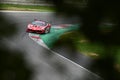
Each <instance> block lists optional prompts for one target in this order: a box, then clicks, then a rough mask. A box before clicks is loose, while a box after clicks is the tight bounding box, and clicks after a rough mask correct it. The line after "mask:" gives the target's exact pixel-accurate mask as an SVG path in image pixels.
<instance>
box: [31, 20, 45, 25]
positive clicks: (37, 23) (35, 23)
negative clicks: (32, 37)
mask: <svg viewBox="0 0 120 80" xmlns="http://www.w3.org/2000/svg"><path fill="white" fill-rule="evenodd" d="M32 24H33V25H39V26H45V25H46V24H47V23H46V22H45V21H41V20H36V21H33V22H32Z"/></svg>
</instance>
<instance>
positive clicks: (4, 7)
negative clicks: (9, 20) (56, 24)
mask: <svg viewBox="0 0 120 80" xmlns="http://www.w3.org/2000/svg"><path fill="white" fill-rule="evenodd" d="M0 10H15V11H54V7H53V6H38V5H37V6H35V5H18V4H0Z"/></svg>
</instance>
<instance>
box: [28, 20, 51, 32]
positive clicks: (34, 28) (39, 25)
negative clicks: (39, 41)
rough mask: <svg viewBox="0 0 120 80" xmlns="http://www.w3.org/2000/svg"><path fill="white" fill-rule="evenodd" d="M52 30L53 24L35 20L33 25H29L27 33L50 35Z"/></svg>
mask: <svg viewBox="0 0 120 80" xmlns="http://www.w3.org/2000/svg"><path fill="white" fill-rule="evenodd" d="M50 29H51V24H49V23H47V22H45V21H41V20H34V21H33V22H32V23H30V24H28V26H27V30H26V32H29V33H39V34H41V33H49V32H50Z"/></svg>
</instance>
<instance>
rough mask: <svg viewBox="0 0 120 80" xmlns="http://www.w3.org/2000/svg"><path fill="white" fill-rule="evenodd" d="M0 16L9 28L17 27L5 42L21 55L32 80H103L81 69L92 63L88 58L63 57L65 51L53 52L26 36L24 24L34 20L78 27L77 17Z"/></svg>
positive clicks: (10, 13)
mask: <svg viewBox="0 0 120 80" xmlns="http://www.w3.org/2000/svg"><path fill="white" fill-rule="evenodd" d="M0 13H2V14H3V15H4V17H5V18H6V19H8V20H10V21H11V24H16V26H17V28H18V33H17V34H16V35H15V36H14V37H12V38H9V39H7V38H6V39H5V41H6V43H7V44H8V46H9V47H10V48H11V49H19V50H21V51H23V52H24V54H23V55H24V56H25V61H26V64H28V65H29V67H31V68H32V69H33V70H34V74H33V77H32V80H102V79H101V78H100V77H99V76H97V75H96V74H94V73H92V72H90V71H89V70H87V69H85V68H84V67H87V68H88V67H89V66H90V64H91V62H92V61H91V60H90V59H89V58H86V57H85V56H82V55H79V57H78V58H75V59H74V58H73V59H72V58H70V57H69V55H68V54H64V53H70V51H69V50H67V48H65V47H64V49H63V47H58V48H56V49H54V50H56V51H54V52H53V51H51V50H48V49H46V48H44V47H42V46H40V45H38V44H37V43H36V42H34V41H33V40H31V39H30V38H29V37H28V35H27V34H25V30H26V26H27V24H28V23H30V22H31V21H33V20H34V19H41V20H44V21H47V22H50V23H51V24H52V25H57V24H64V23H77V21H78V19H77V18H76V17H71V18H65V17H64V18H63V16H61V15H56V14H55V13H52V12H49V13H48V12H41V13H40V12H21V11H1V12H0ZM56 52H57V53H56ZM58 53H59V54H58ZM69 58H70V60H69ZM79 58H80V59H79ZM71 60H72V61H71ZM74 62H75V63H74ZM76 63H77V64H76ZM78 64H79V65H78ZM80 65H81V66H80Z"/></svg>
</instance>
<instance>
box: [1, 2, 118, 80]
mask: <svg viewBox="0 0 120 80" xmlns="http://www.w3.org/2000/svg"><path fill="white" fill-rule="evenodd" d="M119 4H120V1H118V0H111V1H108V0H97V1H96V0H1V2H0V10H1V11H0V25H1V26H0V40H1V41H0V65H1V66H0V80H21V79H22V80H61V79H63V80H101V78H103V79H104V80H120V38H119V34H120V31H119V30H120V11H119V7H120V6H119ZM14 11H16V12H14ZM21 11H22V12H21ZM25 11H32V12H27V13H26V12H25ZM35 11H37V12H35ZM48 12H49V13H48ZM34 18H40V19H42V20H45V21H46V20H47V21H48V22H50V23H51V24H52V25H57V24H63V23H70V24H80V28H79V30H78V31H72V32H69V33H66V34H64V35H62V36H61V37H60V39H59V40H58V41H57V42H56V44H55V46H54V48H53V50H55V51H56V52H58V53H61V54H62V55H64V56H66V55H69V56H66V57H68V58H69V59H71V60H72V61H74V62H75V63H78V64H79V65H81V66H82V68H80V67H78V66H76V65H74V64H73V63H71V62H67V61H66V59H63V58H60V57H59V56H56V54H54V53H53V52H51V51H49V50H47V49H45V48H43V47H42V46H39V45H37V43H35V42H33V41H32V40H30V39H29V38H28V36H27V35H26V34H25V29H26V25H27V24H28V23H29V22H31V21H32V20H34ZM80 55H82V56H80ZM78 56H80V57H78ZM79 58H80V59H79ZM83 67H84V68H83ZM98 75H99V76H100V77H101V78H100V77H99V76H98Z"/></svg>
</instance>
